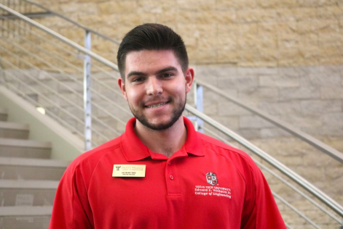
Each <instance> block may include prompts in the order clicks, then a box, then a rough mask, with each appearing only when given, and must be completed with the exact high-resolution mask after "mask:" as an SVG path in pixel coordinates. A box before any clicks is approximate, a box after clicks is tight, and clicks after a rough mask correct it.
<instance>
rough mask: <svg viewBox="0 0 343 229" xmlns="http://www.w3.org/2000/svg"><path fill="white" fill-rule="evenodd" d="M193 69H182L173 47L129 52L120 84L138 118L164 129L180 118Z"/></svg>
mask: <svg viewBox="0 0 343 229" xmlns="http://www.w3.org/2000/svg"><path fill="white" fill-rule="evenodd" d="M193 78H194V70H193V69H192V68H188V69H187V70H186V72H185V73H183V72H182V69H181V65H180V63H179V61H178V60H177V58H176V57H175V55H174V53H173V51H171V50H142V51H134V52H129V53H128V54H127V56H126V62H125V83H124V81H123V80H122V79H121V78H119V80H118V84H119V87H120V89H121V91H122V93H123V95H124V98H125V99H126V100H127V101H128V103H129V107H130V109H131V112H132V114H133V115H134V116H135V117H136V118H137V120H138V121H139V122H140V123H141V124H143V125H144V126H146V127H148V128H149V129H153V130H165V129H168V128H169V127H171V126H172V125H173V124H174V123H175V122H176V121H178V120H179V119H180V117H181V115H182V112H183V110H184V107H185V104H186V94H187V93H188V92H189V91H190V89H191V86H192V82H193Z"/></svg>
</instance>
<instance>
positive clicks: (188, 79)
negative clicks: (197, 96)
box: [185, 68, 194, 93]
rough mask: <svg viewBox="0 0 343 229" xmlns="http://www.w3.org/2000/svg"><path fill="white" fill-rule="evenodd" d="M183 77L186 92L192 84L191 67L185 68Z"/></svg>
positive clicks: (192, 71)
mask: <svg viewBox="0 0 343 229" xmlns="http://www.w3.org/2000/svg"><path fill="white" fill-rule="evenodd" d="M185 79H186V93H188V92H189V91H190V90H191V88H192V84H193V80H194V69H193V68H187V70H186V72H185Z"/></svg>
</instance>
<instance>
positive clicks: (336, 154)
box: [195, 79, 343, 164]
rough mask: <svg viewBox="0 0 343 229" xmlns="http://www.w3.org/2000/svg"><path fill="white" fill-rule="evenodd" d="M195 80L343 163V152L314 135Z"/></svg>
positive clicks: (197, 80)
mask: <svg viewBox="0 0 343 229" xmlns="http://www.w3.org/2000/svg"><path fill="white" fill-rule="evenodd" d="M195 82H196V83H198V84H200V85H201V86H203V87H206V88H208V89H210V90H211V91H213V92H215V93H217V94H219V95H221V96H223V97H225V98H226V99H229V100H230V101H231V102H233V103H235V104H236V105H238V106H240V107H243V108H244V109H246V110H248V111H250V112H252V113H254V114H256V115H258V116H260V117H262V118H264V119H266V120H268V121H270V122H271V123H273V124H275V125H277V126H278V127H280V128H282V129H283V130H286V131H287V132H289V133H291V134H293V135H295V136H297V137H299V138H300V139H302V140H304V141H305V142H307V143H309V144H310V145H312V146H313V147H315V148H317V149H319V150H320V151H322V152H324V153H326V154H327V155H329V156H331V157H332V158H334V159H335V160H337V161H339V162H340V163H342V164H343V153H341V152H339V151H338V150H336V149H334V148H332V147H330V146H328V145H326V144H324V143H323V142H321V141H319V140H318V139H316V138H314V137H312V136H311V135H309V134H306V133H305V132H303V131H301V130H298V129H296V128H294V127H293V126H291V125H288V124H287V123H285V122H284V121H282V120H279V119H277V118H275V117H272V116H271V115H269V114H266V113H264V112H263V111H260V110H258V109H256V108H253V107H251V106H248V105H247V104H245V103H243V102H242V101H239V100H237V99H235V98H233V97H232V96H229V95H228V94H227V93H225V92H224V91H222V90H220V89H218V88H216V87H214V86H212V85H209V84H206V83H205V82H203V81H202V80H199V79H195Z"/></svg>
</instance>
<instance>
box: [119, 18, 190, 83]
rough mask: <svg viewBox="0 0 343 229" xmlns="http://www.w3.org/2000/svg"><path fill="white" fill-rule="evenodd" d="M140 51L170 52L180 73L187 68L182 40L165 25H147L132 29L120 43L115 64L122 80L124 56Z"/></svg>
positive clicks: (186, 57)
mask: <svg viewBox="0 0 343 229" xmlns="http://www.w3.org/2000/svg"><path fill="white" fill-rule="evenodd" d="M141 50H172V51H173V52H174V55H175V56H176V58H177V59H178V61H179V63H180V65H181V68H182V71H183V72H186V70H187V68H188V55H187V50H186V47H185V44H184V42H183V40H182V38H181V37H180V36H179V35H178V34H177V33H175V32H174V31H173V30H172V29H171V28H169V27H167V26H165V25H161V24H153V23H147V24H143V25H139V26H137V27H135V28H133V29H132V30H131V31H130V32H128V33H127V34H126V35H125V37H124V38H123V40H122V42H121V43H120V46H119V49H118V54H117V63H118V68H119V72H120V75H121V77H122V78H123V80H125V61H126V55H127V54H128V53H129V52H133V51H141Z"/></svg>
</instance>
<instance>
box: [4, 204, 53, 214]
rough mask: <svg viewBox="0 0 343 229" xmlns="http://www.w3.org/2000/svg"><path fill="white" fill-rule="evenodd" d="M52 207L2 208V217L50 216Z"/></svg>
mask: <svg viewBox="0 0 343 229" xmlns="http://www.w3.org/2000/svg"><path fill="white" fill-rule="evenodd" d="M51 212H52V206H2V207H0V216H35V215H41V216H44V215H46V216H50V215H51Z"/></svg>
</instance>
